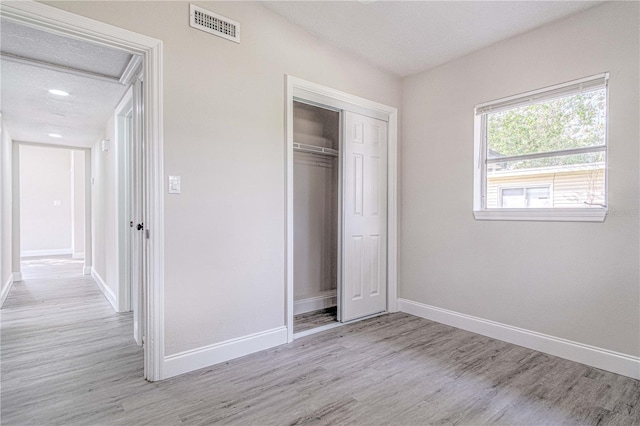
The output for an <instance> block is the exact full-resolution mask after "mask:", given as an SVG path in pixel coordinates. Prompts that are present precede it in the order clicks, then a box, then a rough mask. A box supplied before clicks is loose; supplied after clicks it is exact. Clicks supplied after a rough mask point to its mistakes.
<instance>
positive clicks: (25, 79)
mask: <svg viewBox="0 0 640 426" xmlns="http://www.w3.org/2000/svg"><path fill="white" fill-rule="evenodd" d="M0 24H1V30H0V34H1V36H2V39H0V50H1V51H2V55H3V56H2V58H1V61H0V63H1V70H0V71H1V74H0V75H1V81H0V83H1V88H2V92H1V97H0V110H1V111H2V119H3V121H4V123H5V125H6V127H7V129H8V131H9V134H10V135H11V138H12V139H13V140H17V141H23V142H38V143H45V144H51V145H67V146H77V147H86V148H88V147H91V146H92V145H93V144H94V143H95V142H96V141H97V140H99V139H100V138H101V137H102V134H103V132H104V126H105V124H106V121H107V120H108V119H109V117H110V116H111V115H112V114H113V110H114V108H115V106H116V105H117V103H118V102H119V100H120V99H121V98H122V96H123V95H124V93H125V92H126V90H127V87H125V86H123V85H121V84H119V83H118V81H117V79H119V78H120V76H121V74H122V72H123V71H124V69H125V68H126V67H127V65H128V63H129V62H130V60H131V55H130V54H129V53H126V52H122V51H119V50H115V49H111V48H107V47H104V46H101V45H97V44H93V43H89V42H84V41H78V40H74V39H70V38H66V37H62V36H58V35H53V34H49V33H47V32H43V31H39V30H35V29H32V28H28V27H25V26H21V25H18V24H15V23H12V22H9V21H6V20H5V19H2V20H1V21H0ZM9 55H14V56H19V57H23V58H28V59H30V60H36V61H40V62H47V63H49V64H53V65H55V66H61V67H64V68H60V69H61V70H68V69H74V70H75V71H74V72H73V73H69V72H66V71H59V70H57V69H56V68H55V67H54V68H51V67H42V66H39V65H35V64H33V63H30V62H28V61H27V62H15V61H14V60H11V58H10V57H9ZM85 71H86V72H90V73H93V74H100V75H106V76H109V77H112V78H114V79H115V80H113V81H108V80H105V79H96V78H94V77H92V76H90V75H88V74H87V75H84V74H83V72H85ZM49 89H59V90H64V91H66V92H68V93H69V94H70V95H69V96H66V97H61V96H56V95H52V94H50V93H49V92H48V90H49ZM49 133H56V134H60V135H61V136H62V138H57V139H54V138H52V137H50V136H49Z"/></svg>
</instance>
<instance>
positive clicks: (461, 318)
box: [398, 299, 640, 379]
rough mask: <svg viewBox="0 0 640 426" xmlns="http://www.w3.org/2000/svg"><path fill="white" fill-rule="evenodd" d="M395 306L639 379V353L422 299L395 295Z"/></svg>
mask: <svg viewBox="0 0 640 426" xmlns="http://www.w3.org/2000/svg"><path fill="white" fill-rule="evenodd" d="M398 310H400V311H401V312H406V313H408V314H411V315H415V316H418V317H422V318H426V319H429V320H432V321H436V322H439V323H442V324H447V325H450V326H453V327H457V328H461V329H463V330H467V331H471V332H474V333H478V334H482V335H483V336H489V337H492V338H494V339H498V340H502V341H505V342H509V343H513V344H515V345H519V346H524V347H525V348H529V349H534V350H536V351H540V352H544V353H547V354H550V355H554V356H557V357H560V358H565V359H568V360H571V361H576V362H579V363H581V364H586V365H590V366H592V367H596V368H600V369H602V370H607V371H611V372H613V373H617V374H621V375H623V376H627V377H631V378H634V379H640V357H637V356H632V355H627V354H622V353H619V352H614V351H610V350H608V349H603V348H598V347H595V346H590V345H585V344H583V343H578V342H574V341H571V340H567V339H562V338H560V337H554V336H549V335H547V334H542V333H538V332H535V331H531V330H525V329H522V328H518V327H513V326H511V325H507V324H502V323H499V322H495V321H490V320H485V319H482V318H478V317H474V316H471V315H466V314H461V313H458V312H454V311H449V310H447V309H442V308H437V307H435V306H430V305H425V304H423V303H418V302H413V301H411V300H406V299H398Z"/></svg>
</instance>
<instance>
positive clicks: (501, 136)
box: [486, 88, 606, 159]
mask: <svg viewBox="0 0 640 426" xmlns="http://www.w3.org/2000/svg"><path fill="white" fill-rule="evenodd" d="M486 118H487V121H486V123H487V135H486V136H487V148H488V152H487V158H488V159H491V158H499V157H508V156H514V155H525V154H533V153H539V152H552V151H560V150H565V149H571V148H583V147H589V146H598V145H604V144H605V128H606V90H605V89H604V88H601V89H597V90H593V91H590V92H584V93H580V94H577V95H571V96H565V97H561V98H557V99H552V100H548V101H545V102H541V103H537V104H532V105H526V106H523V107H518V108H513V109H509V110H505V111H499V112H495V113H488V114H487V116H486Z"/></svg>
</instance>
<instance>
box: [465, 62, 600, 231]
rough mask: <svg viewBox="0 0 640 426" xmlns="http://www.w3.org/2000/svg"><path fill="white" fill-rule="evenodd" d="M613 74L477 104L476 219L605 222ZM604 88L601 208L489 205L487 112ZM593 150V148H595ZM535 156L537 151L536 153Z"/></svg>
mask: <svg viewBox="0 0 640 426" xmlns="http://www.w3.org/2000/svg"><path fill="white" fill-rule="evenodd" d="M608 81H609V73H602V74H597V75H593V76H590V77H585V78H581V79H578V80H573V81H569V82H566V83H561V84H557V85H554V86H549V87H545V88H542V89H538V90H533V91H530V92H526V93H521V94H519V95H514V96H509V97H506V98H501V99H496V100H493V101H490V102H485V103H482V104H478V105H476V106H475V119H474V153H475V155H474V165H473V167H474V179H473V180H474V184H473V215H474V217H475V219H476V220H523V221H553V222H558V221H559V222H603V221H604V220H605V218H606V216H607V196H608V188H607V186H608V185H607V182H608V162H609V155H608V146H609V144H608V125H609V117H608V115H609V108H608V105H609V99H608V98H609V90H608ZM593 87H604V88H605V90H606V97H607V99H606V103H607V111H606V114H607V117H606V128H605V143H604V145H603V146H602V147H600V148H599V150H601V151H603V152H605V195H604V199H605V204H604V205H603V206H601V207H589V208H555V207H551V208H530V207H528V208H517V209H515V208H511V209H510V208H487V207H486V198H487V197H486V195H487V157H486V154H487V140H486V114H487V113H489V112H496V111H499V110H503V109H511V108H515V107H517V106H524V105H529V104H533V103H538V102H541V101H546V100H551V99H554V98H558V97H562V96H568V95H571V94H577V93H581V92H583V91H586V90H587V89H589V88H593ZM592 150H593V149H589V151H592ZM582 151H586V150H585V149H584V148H578V149H575V150H571V149H570V150H564V151H562V152H560V151H559V152H557V153H556V154H559V153H562V154H564V155H570V154H574V153H575V154H577V153H580V152H582ZM534 155H535V154H534Z"/></svg>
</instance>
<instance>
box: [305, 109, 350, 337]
mask: <svg viewBox="0 0 640 426" xmlns="http://www.w3.org/2000/svg"><path fill="white" fill-rule="evenodd" d="M293 142H294V143H293V151H294V155H293V182H294V185H293V192H294V193H293V200H294V201H293V211H294V213H293V230H294V232H293V234H294V237H293V249H294V250H293V259H294V261H293V264H294V266H293V281H294V284H293V288H294V291H293V299H294V321H293V330H294V333H301V332H305V331H308V330H311V329H314V328H318V327H322V326H327V325H330V324H333V323H335V322H336V321H338V320H339V318H338V309H337V308H338V307H337V301H338V295H337V289H338V243H339V240H338V232H339V231H338V228H339V215H338V211H339V208H340V206H339V192H340V191H339V187H340V183H339V165H340V160H339V158H340V157H339V149H340V143H339V142H340V113H339V112H337V111H332V110H329V109H325V108H321V107H317V106H314V105H309V104H305V103H301V102H294V105H293Z"/></svg>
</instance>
